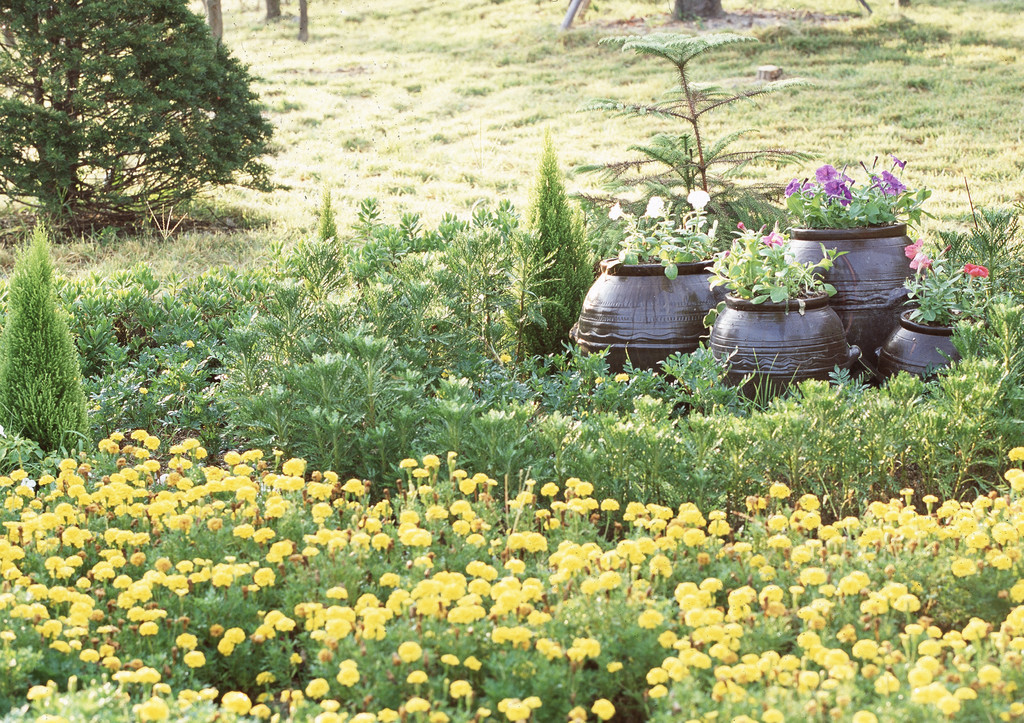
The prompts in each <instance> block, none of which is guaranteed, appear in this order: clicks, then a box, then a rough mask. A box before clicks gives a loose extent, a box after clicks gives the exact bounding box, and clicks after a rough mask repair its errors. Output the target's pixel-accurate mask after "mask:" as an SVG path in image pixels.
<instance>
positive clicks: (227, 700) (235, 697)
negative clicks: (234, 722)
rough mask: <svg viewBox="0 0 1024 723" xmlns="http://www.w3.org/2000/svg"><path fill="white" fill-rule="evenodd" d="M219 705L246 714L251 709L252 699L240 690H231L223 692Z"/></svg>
mask: <svg viewBox="0 0 1024 723" xmlns="http://www.w3.org/2000/svg"><path fill="white" fill-rule="evenodd" d="M220 704H221V707H222V708H224V709H225V710H228V711H231V712H232V713H236V714H238V715H247V714H248V713H249V711H250V710H252V701H251V700H249V696H247V695H246V694H245V693H242V692H241V691H237V690H233V691H230V692H228V693H225V694H224V697H223V698H221V701H220Z"/></svg>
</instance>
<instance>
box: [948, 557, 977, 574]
mask: <svg viewBox="0 0 1024 723" xmlns="http://www.w3.org/2000/svg"><path fill="white" fill-rule="evenodd" d="M950 569H951V570H952V571H953V574H954V575H956V576H957V577H968V576H970V575H974V574H976V573H977V572H978V566H977V564H976V563H975V562H974V560H971V559H969V558H966V557H958V558H957V559H955V560H953V564H952V565H951V566H950Z"/></svg>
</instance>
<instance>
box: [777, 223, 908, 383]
mask: <svg viewBox="0 0 1024 723" xmlns="http://www.w3.org/2000/svg"><path fill="white" fill-rule="evenodd" d="M790 239H791V240H790V246H791V248H792V249H793V251H794V253H795V255H796V258H797V259H798V260H800V261H804V262H807V261H813V262H815V263H816V262H818V261H821V259H822V255H821V245H822V244H824V246H825V248H826V249H836V250H838V251H842V252H845V253H843V255H842V256H840V257H838V258H837V259H836V260H835V264H834V265H833V267H832V268H831V269H830V270H829V271H827V272H825V274H824V276H825V280H826V281H828V282H829V283H830V284H832V285H833V286H835V287H836V294H835V296H833V297H832V298H831V299H830V300H829V304H830V306H831V307H832V308H833V309H835V311H836V313H837V314H838V315H839V319H840V321H842V323H843V329H844V331H845V333H846V340H847V341H848V342H850V343H851V344H856V345H857V346H859V347H860V348H861V349H862V350H863V352H864V361H866V362H867V363H868V364H870V365H871V366H874V365H875V364H876V362H877V359H876V357H875V350H876V349H878V347H880V346H881V345H882V343H883V342H884V341H885V340H886V339H888V338H889V334H891V333H892V331H893V329H895V328H896V326H897V324H898V323H899V318H900V312H901V311H902V310H903V302H904V301H905V300H906V297H907V292H906V289H905V288H904V284H906V282H907V280H908V279H909V278H910V277H911V275H912V274H913V272H912V271H911V269H910V263H909V261H908V260H907V257H906V254H905V253H904V249H905V247H906V246H908V245H909V244H910V239H909V238H908V237H907V225H906V224H902V223H901V224H894V225H892V226H867V227H863V228H836V229H831V228H826V229H810V228H794V229H791V230H790Z"/></svg>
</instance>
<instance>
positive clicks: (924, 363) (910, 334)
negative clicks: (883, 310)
mask: <svg viewBox="0 0 1024 723" xmlns="http://www.w3.org/2000/svg"><path fill="white" fill-rule="evenodd" d="M909 313H910V312H909V311H905V312H903V315H902V316H900V324H899V326H898V327H897V328H896V331H894V332H893V333H892V335H891V336H889V339H888V340H887V341H886V342H885V344H883V345H882V348H881V349H880V350H879V353H878V373H879V374H881V375H882V376H883V377H889V376H892V375H893V374H895V373H897V372H899V371H905V372H910V373H911V374H916V375H917V376H919V377H923V376H926V375H927V374H928V373H929V372H930V371H933V370H935V369H938V368H941V367H947V366H949V365H950V363H951V362H955V361H957V360H958V359H960V352H958V351H957V350H956V347H955V346H953V327H951V326H928V325H927V324H918V323H917V322H915V321H911V320H910V319H908V318H907V315H908V314H909Z"/></svg>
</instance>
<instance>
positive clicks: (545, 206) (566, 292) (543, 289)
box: [514, 135, 594, 358]
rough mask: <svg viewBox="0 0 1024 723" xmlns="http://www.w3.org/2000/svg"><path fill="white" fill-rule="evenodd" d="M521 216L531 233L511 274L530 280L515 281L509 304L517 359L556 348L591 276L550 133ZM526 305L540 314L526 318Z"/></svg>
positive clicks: (581, 227) (580, 226) (566, 333)
mask: <svg viewBox="0 0 1024 723" xmlns="http://www.w3.org/2000/svg"><path fill="white" fill-rule="evenodd" d="M526 218H527V227H528V228H529V229H530V232H531V238H530V239H529V243H528V246H527V248H526V249H525V253H524V254H521V255H520V256H521V258H523V259H524V260H528V262H527V263H525V264H520V265H519V268H521V269H522V271H523V273H519V274H517V278H519V279H521V280H529V281H532V282H533V287H534V288H533V289H530V288H529V286H530V284H526V285H524V284H520V285H519V289H520V293H519V297H520V298H519V303H518V304H517V305H516V307H515V309H514V317H515V323H516V324H517V325H518V324H522V331H521V332H520V338H521V339H522V349H520V350H519V351H520V353H519V354H518V356H519V357H520V358H521V357H523V356H524V355H534V354H551V353H554V352H558V351H560V350H561V348H562V344H563V343H564V342H565V341H566V340H567V339H568V338H569V329H570V328H571V327H572V325H573V324H574V323H575V321H576V317H578V316H579V313H580V306H582V304H583V297H584V296H586V294H587V290H588V289H589V288H590V285H591V283H592V282H593V280H594V278H593V275H592V273H591V263H590V258H589V255H588V249H587V240H586V230H585V228H584V225H583V217H582V215H581V214H580V212H579V211H578V210H576V209H574V208H572V207H571V206H570V204H569V199H568V198H567V197H566V193H565V185H564V183H563V182H562V174H561V171H560V170H559V168H558V158H557V156H556V154H555V146H554V142H553V141H552V140H551V136H550V135H547V136H545V139H544V152H543V154H542V156H541V161H540V167H539V168H538V170H537V180H536V184H535V186H534V189H533V198H532V201H531V203H530V208H529V210H528V212H527V217H526ZM528 291H532V292H533V293H535V294H536V297H537V298H538V299H539V300H540V302H541V303H540V305H539V306H538V305H536V304H531V303H529V299H528V298H527V292H528ZM531 308H536V309H537V310H538V312H539V314H540V318H538V319H530V318H528V317H527V313H528V311H529V309H531Z"/></svg>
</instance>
